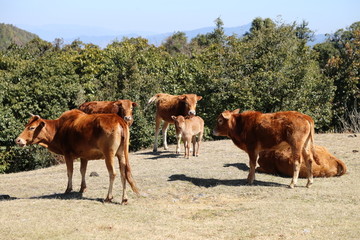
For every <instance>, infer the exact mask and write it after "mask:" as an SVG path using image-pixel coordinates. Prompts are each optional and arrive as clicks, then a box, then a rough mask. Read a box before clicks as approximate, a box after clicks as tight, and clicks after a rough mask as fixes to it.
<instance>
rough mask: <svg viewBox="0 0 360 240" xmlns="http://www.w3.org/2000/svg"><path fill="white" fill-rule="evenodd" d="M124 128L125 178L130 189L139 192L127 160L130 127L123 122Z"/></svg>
mask: <svg viewBox="0 0 360 240" xmlns="http://www.w3.org/2000/svg"><path fill="white" fill-rule="evenodd" d="M123 128H124V130H125V131H124V137H125V141H124V157H125V178H126V180H127V181H128V183H129V184H130V186H131V189H132V190H133V191H134V192H135V193H136V194H138V195H139V194H140V193H139V189H138V188H137V186H136V184H135V181H134V179H133V177H132V174H131V167H130V161H129V145H130V129H129V126H128V125H127V124H125V126H124V127H123Z"/></svg>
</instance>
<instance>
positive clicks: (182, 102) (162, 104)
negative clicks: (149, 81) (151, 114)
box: [148, 93, 202, 152]
mask: <svg viewBox="0 0 360 240" xmlns="http://www.w3.org/2000/svg"><path fill="white" fill-rule="evenodd" d="M201 99H202V97H201V96H197V95H196V94H183V95H169V94H165V93H158V94H156V95H155V96H153V97H152V98H150V99H149V102H148V104H150V103H153V102H155V103H156V117H155V143H154V150H153V151H154V152H157V145H158V143H157V142H158V141H157V139H158V135H159V131H160V123H161V121H162V120H164V125H163V127H162V133H163V138H164V139H163V140H164V148H165V150H167V149H168V146H167V141H166V137H167V129H168V127H169V124H170V123H171V124H173V123H174V120H173V119H172V118H171V116H179V115H183V116H188V115H196V104H197V101H199V100H201Z"/></svg>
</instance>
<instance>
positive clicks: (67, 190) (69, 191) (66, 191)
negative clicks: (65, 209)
mask: <svg viewBox="0 0 360 240" xmlns="http://www.w3.org/2000/svg"><path fill="white" fill-rule="evenodd" d="M71 191H72V188H67V189H66V190H65V192H64V194H67V193H71Z"/></svg>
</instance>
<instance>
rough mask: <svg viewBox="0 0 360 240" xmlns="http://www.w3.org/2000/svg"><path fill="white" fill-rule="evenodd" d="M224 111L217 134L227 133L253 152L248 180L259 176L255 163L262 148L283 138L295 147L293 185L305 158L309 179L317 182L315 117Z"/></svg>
mask: <svg viewBox="0 0 360 240" xmlns="http://www.w3.org/2000/svg"><path fill="white" fill-rule="evenodd" d="M239 111H240V110H239V109H236V110H234V111H232V112H231V111H224V112H223V113H221V114H220V115H219V117H218V118H217V123H216V127H215V129H214V135H216V136H227V137H229V138H231V139H232V141H233V142H234V144H235V145H236V146H237V147H239V148H240V149H242V150H244V151H245V152H247V154H248V155H249V159H250V161H249V165H250V172H249V175H248V183H249V184H252V183H253V182H254V180H255V167H256V162H257V158H258V155H259V153H260V152H261V151H264V150H267V149H273V148H276V146H277V145H279V144H280V143H282V142H287V143H288V144H289V145H290V147H291V152H292V160H293V174H292V176H293V178H292V181H291V183H290V187H291V188H294V186H295V185H296V184H297V180H298V176H299V171H300V165H301V162H302V161H303V159H304V160H305V164H306V167H307V176H308V183H307V187H310V186H311V185H312V183H313V175H312V161H313V159H314V160H315V161H316V162H317V163H318V164H320V163H319V159H318V158H317V155H316V153H315V150H314V145H313V142H314V138H313V135H314V122H313V120H312V119H311V117H309V116H307V115H304V114H302V113H299V112H277V113H267V114H263V113H260V112H254V111H248V112H243V113H239Z"/></svg>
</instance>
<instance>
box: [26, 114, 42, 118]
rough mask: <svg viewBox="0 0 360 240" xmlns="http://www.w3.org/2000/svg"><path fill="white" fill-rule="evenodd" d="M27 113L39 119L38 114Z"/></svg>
mask: <svg viewBox="0 0 360 240" xmlns="http://www.w3.org/2000/svg"><path fill="white" fill-rule="evenodd" d="M29 114H30V116H31V117H37V118H39V119H40V118H41V117H40V116H39V115H34V114H32V113H29Z"/></svg>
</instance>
